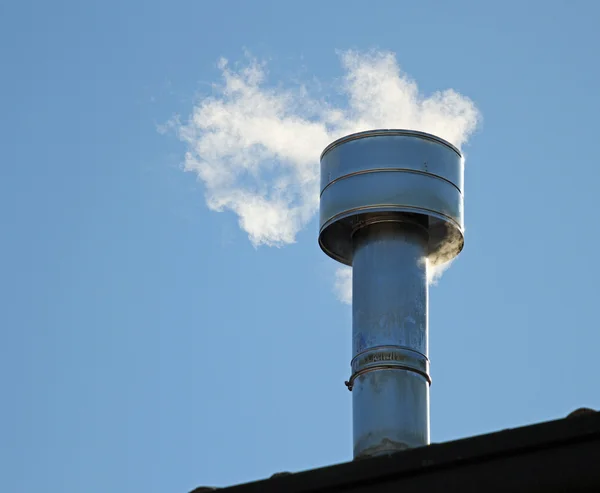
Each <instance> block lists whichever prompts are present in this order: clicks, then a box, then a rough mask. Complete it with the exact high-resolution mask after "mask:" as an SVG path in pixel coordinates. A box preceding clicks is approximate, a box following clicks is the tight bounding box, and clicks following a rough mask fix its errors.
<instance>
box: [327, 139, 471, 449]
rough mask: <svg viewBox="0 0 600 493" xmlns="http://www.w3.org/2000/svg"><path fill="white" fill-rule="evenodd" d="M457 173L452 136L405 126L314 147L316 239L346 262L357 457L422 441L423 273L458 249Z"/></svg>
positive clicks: (425, 401) (426, 381)
mask: <svg viewBox="0 0 600 493" xmlns="http://www.w3.org/2000/svg"><path fill="white" fill-rule="evenodd" d="M463 174H464V163H463V158H462V155H461V154H460V152H459V150H458V149H456V148H455V147H454V146H453V145H452V144H450V143H448V142H446V141H445V140H443V139H440V138H439V137H436V136H434V135H431V134H427V133H423V132H416V131H410V130H372V131H367V132H361V133H357V134H352V135H348V136H346V137H343V138H341V139H339V140H337V141H335V142H333V143H332V144H330V145H329V146H328V147H327V148H326V149H325V150H324V151H323V153H322V155H321V204H320V232H319V245H320V246H321V249H322V250H323V251H324V252H325V253H326V254H327V255H329V256H330V257H332V258H333V259H335V260H337V261H339V262H341V263H343V264H345V265H351V266H352V268H353V269H352V356H353V358H352V361H351V376H350V379H349V380H348V381H347V382H346V385H347V386H348V389H349V390H351V391H352V407H353V429H354V433H353V434H354V458H355V459H359V458H363V457H370V456H376V455H382V454H388V453H392V452H396V451H399V450H404V449H407V448H413V447H419V446H423V445H428V444H429V386H430V384H431V378H430V376H429V359H428V345H429V343H428V333H429V323H428V306H429V296H428V276H427V271H428V269H430V268H431V267H432V266H435V265H438V264H442V263H445V262H447V261H449V260H451V259H452V258H454V257H455V256H456V255H458V253H459V252H460V251H461V250H462V248H463V244H464V236H463V231H464V226H463V194H462V192H463Z"/></svg>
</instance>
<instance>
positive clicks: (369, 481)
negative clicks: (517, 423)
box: [192, 412, 600, 493]
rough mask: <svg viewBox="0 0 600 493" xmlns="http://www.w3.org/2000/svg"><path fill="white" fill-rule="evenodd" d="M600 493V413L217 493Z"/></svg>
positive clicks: (232, 487) (195, 491) (262, 481)
mask: <svg viewBox="0 0 600 493" xmlns="http://www.w3.org/2000/svg"><path fill="white" fill-rule="evenodd" d="M200 491H210V489H206V490H203V489H200V488H197V489H196V490H194V491H193V492H192V493H199V492H200ZM398 491H401V492H402V493H413V492H415V493H416V492H419V493H422V492H428V493H429V492H438V491H440V492H442V491H443V492H452V491H460V492H474V493H475V492H477V493H482V492H502V493H507V492H511V493H512V492H515V493H516V492H523V493H525V492H527V493H536V492H563V491H564V492H581V491H594V492H600V412H587V413H581V412H575V413H572V414H571V415H570V416H569V417H568V418H565V419H560V420H556V421H549V422H546V423H540V424H535V425H531V426H525V427H521V428H514V429H509V430H504V431H500V432H496V433H491V434H488V435H481V436H476V437H472V438H466V439H462V440H457V441H453V442H446V443H441V444H432V445H429V446H427V447H421V448H417V449H412V450H407V451H403V452H398V453H395V454H392V455H388V456H383V457H375V458H371V459H364V460H360V461H354V462H348V463H344V464H338V465H334V466H329V467H324V468H320V469H313V470H310V471H304V472H299V473H295V474H289V475H275V476H274V477H271V478H269V479H265V480H261V481H256V482H253V483H246V484H241V485H236V486H231V487H227V488H220V489H218V493H275V492H277V493H280V492H286V493H311V492H315V493H316V492H320V493H329V492H336V493H341V492H345V493H387V492H398Z"/></svg>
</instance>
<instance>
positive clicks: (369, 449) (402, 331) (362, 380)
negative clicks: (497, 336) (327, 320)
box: [349, 221, 430, 458]
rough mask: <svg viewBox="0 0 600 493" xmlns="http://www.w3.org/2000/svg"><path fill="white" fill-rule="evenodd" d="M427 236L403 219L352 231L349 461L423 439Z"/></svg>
mask: <svg viewBox="0 0 600 493" xmlns="http://www.w3.org/2000/svg"><path fill="white" fill-rule="evenodd" d="M427 241H428V234H427V230H426V229H424V228H423V227H421V226H420V225H417V224H414V223H410V222H403V221H395V222H375V223H371V224H369V225H367V226H365V227H362V228H361V229H359V230H358V231H357V232H355V234H354V236H353V243H354V257H353V262H352V267H353V273H352V289H353V295H352V336H353V337H352V341H353V344H352V346H353V359H352V377H351V380H350V382H349V385H350V388H351V389H352V403H353V414H354V417H353V421H354V457H355V458H360V457H363V456H374V455H380V454H385V453H390V452H395V451H398V450H403V449H407V448H412V447H419V446H422V445H427V444H429V384H430V378H429V361H428V359H427V352H428V317H427V316H428V287H427V260H426V253H427Z"/></svg>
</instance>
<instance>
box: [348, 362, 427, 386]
mask: <svg viewBox="0 0 600 493" xmlns="http://www.w3.org/2000/svg"><path fill="white" fill-rule="evenodd" d="M379 370H405V371H410V372H412V373H416V374H418V375H421V376H422V377H424V378H425V380H427V382H428V383H429V385H431V377H430V376H429V375H428V374H427V373H425V372H423V371H421V370H418V369H416V368H413V367H411V366H406V365H395V364H386V365H378V366H370V367H369V368H362V369H360V370H358V371H357V372H355V373H353V374H352V376H351V377H350V380H346V381H345V382H344V385H346V387H348V390H349V391H350V392H352V388H353V387H354V380H356V379H357V378H358V377H360V376H361V375H364V374H365V373H370V372H372V371H379Z"/></svg>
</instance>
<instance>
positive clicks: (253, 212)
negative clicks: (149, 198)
mask: <svg viewBox="0 0 600 493" xmlns="http://www.w3.org/2000/svg"><path fill="white" fill-rule="evenodd" d="M340 60H341V65H342V68H343V70H344V76H343V77H342V78H340V79H339V82H338V86H337V87H334V92H335V93H337V94H339V93H340V92H341V93H342V94H343V95H344V96H345V101H344V104H341V105H334V104H331V103H330V102H328V100H327V98H326V97H320V98H317V97H314V96H311V94H310V92H309V91H308V90H307V88H306V87H304V86H302V85H299V84H288V85H282V84H281V83H279V84H278V85H273V84H269V83H268V80H267V75H268V73H267V68H266V66H265V64H264V63H260V62H258V61H257V60H255V59H252V58H248V59H247V60H246V63H245V65H243V66H241V67H240V66H237V65H236V67H235V68H231V66H230V64H229V63H228V62H227V60H224V59H222V60H221V61H220V62H219V68H220V70H221V72H222V83H221V84H215V85H214V87H213V94H212V95H210V96H206V97H204V98H202V99H200V100H199V101H198V102H197V104H196V105H195V107H194V108H193V111H192V114H191V116H190V117H189V119H188V120H187V121H186V122H184V123H175V125H176V128H177V131H178V134H179V137H180V139H181V140H182V141H184V142H185V143H186V145H187V152H186V154H185V162H184V167H185V170H186V171H191V172H194V173H196V174H197V176H198V178H199V179H200V180H201V181H202V182H203V183H204V188H205V194H206V203H207V205H208V207H209V208H210V209H211V210H214V211H225V210H229V211H233V212H234V213H235V214H236V215H237V216H238V221H239V225H240V227H241V228H242V229H243V230H244V231H245V232H246V233H247V234H248V237H249V239H250V241H251V242H252V244H253V245H254V246H256V247H257V246H259V245H267V246H276V247H281V246H284V245H286V244H290V243H294V242H295V240H296V235H297V233H298V232H299V231H300V230H301V229H302V228H303V227H304V226H306V224H307V223H308V222H309V221H310V220H311V219H312V218H313V216H314V215H315V213H316V212H317V210H318V206H319V155H320V153H321V151H322V150H323V149H324V148H325V147H326V146H327V144H329V143H330V142H332V141H333V140H335V139H337V138H339V137H342V136H344V135H346V134H349V133H353V132H359V131H364V130H371V129H374V128H404V129H411V130H421V131H425V132H430V133H433V134H435V135H438V136H440V137H442V138H444V139H446V140H448V141H450V142H452V143H453V144H454V145H456V146H457V147H460V146H461V145H463V144H464V143H465V142H466V140H467V138H468V137H469V135H470V134H471V133H472V132H473V131H474V130H475V128H476V126H477V123H478V120H479V112H478V110H477V108H476V107H475V105H474V104H473V102H472V101H471V100H470V99H468V98H466V97H465V96H462V95H460V94H458V93H457V92H455V91H453V90H452V89H447V90H444V91H440V92H436V93H434V94H432V95H430V96H423V95H422V94H421V93H420V92H419V89H418V87H417V84H416V83H415V82H414V81H413V80H412V79H410V78H409V77H408V76H407V75H406V74H404V73H403V72H402V71H401V70H400V67H399V65H398V63H397V61H396V57H395V55H394V54H393V53H390V52H368V53H363V52H356V51H345V52H342V53H340ZM349 272H350V270H349V268H341V269H340V270H339V271H338V272H337V274H336V280H335V288H336V291H337V294H338V297H339V299H340V300H342V301H344V302H349V301H350V299H351V288H352V285H351V276H350V275H349ZM435 274H436V273H433V275H434V276H435Z"/></svg>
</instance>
